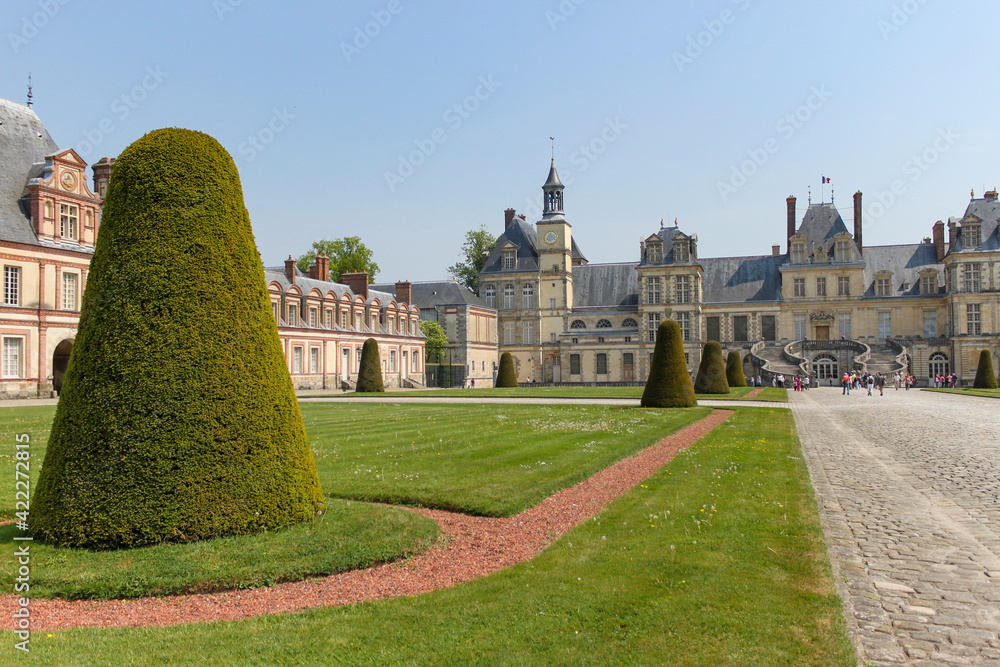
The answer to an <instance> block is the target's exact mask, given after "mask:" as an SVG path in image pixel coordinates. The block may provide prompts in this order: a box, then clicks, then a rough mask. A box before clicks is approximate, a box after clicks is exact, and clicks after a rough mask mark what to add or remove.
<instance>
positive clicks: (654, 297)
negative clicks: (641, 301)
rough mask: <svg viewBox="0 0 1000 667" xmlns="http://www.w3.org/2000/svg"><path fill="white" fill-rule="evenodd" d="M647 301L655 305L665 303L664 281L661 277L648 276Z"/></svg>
mask: <svg viewBox="0 0 1000 667" xmlns="http://www.w3.org/2000/svg"><path fill="white" fill-rule="evenodd" d="M646 303H648V304H650V305H654V306H655V305H659V304H661V303H663V283H662V282H661V281H660V279H659V278H646Z"/></svg>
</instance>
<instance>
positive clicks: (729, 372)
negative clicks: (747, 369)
mask: <svg viewBox="0 0 1000 667" xmlns="http://www.w3.org/2000/svg"><path fill="white" fill-rule="evenodd" d="M726 381H727V382H729V386H730V387H745V386H747V376H746V375H744V374H743V355H741V354H740V351H739V350H730V351H729V356H727V357H726Z"/></svg>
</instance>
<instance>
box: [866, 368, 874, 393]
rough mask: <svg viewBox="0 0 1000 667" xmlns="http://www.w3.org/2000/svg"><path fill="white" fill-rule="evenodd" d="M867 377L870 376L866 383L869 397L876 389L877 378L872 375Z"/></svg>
mask: <svg viewBox="0 0 1000 667" xmlns="http://www.w3.org/2000/svg"><path fill="white" fill-rule="evenodd" d="M867 375H868V380H867V381H866V382H865V386H866V387H867V388H868V395H869V396H871V395H872V389H874V388H875V376H873V375H871V374H870V373H869V374H867Z"/></svg>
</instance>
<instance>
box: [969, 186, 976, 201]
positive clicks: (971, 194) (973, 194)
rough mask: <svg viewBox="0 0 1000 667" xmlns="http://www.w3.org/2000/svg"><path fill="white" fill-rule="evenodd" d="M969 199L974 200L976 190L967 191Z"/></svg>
mask: <svg viewBox="0 0 1000 667" xmlns="http://www.w3.org/2000/svg"><path fill="white" fill-rule="evenodd" d="M969 197H971V198H972V199H975V198H976V189H975V188H973V189H972V190H970V191H969Z"/></svg>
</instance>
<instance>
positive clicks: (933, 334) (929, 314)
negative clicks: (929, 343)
mask: <svg viewBox="0 0 1000 667" xmlns="http://www.w3.org/2000/svg"><path fill="white" fill-rule="evenodd" d="M924 338H937V313H936V312H934V311H933V310H925V311H924Z"/></svg>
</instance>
